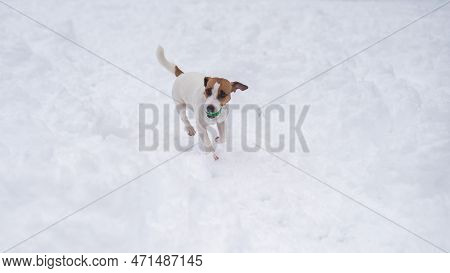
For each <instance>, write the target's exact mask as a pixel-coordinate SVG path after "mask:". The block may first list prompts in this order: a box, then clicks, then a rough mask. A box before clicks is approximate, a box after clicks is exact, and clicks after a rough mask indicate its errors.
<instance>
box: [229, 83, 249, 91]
mask: <svg viewBox="0 0 450 273" xmlns="http://www.w3.org/2000/svg"><path fill="white" fill-rule="evenodd" d="M231 87H232V90H231V91H233V92H236V90H237V89H239V90H241V91H244V90H247V89H248V86H247V85H245V84H242V83H240V82H232V83H231Z"/></svg>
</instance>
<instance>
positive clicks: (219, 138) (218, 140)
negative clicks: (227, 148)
mask: <svg viewBox="0 0 450 273" xmlns="http://www.w3.org/2000/svg"><path fill="white" fill-rule="evenodd" d="M214 140H215V141H216V143H224V142H225V138H221V137H216V138H215V139H214Z"/></svg>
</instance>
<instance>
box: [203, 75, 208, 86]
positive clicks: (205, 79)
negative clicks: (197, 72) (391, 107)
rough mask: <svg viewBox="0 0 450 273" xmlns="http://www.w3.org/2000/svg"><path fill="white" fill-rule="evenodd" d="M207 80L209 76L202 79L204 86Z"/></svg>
mask: <svg viewBox="0 0 450 273" xmlns="http://www.w3.org/2000/svg"><path fill="white" fill-rule="evenodd" d="M208 81H209V77H205V78H204V79H203V85H204V86H205V87H206V85H207V84H208Z"/></svg>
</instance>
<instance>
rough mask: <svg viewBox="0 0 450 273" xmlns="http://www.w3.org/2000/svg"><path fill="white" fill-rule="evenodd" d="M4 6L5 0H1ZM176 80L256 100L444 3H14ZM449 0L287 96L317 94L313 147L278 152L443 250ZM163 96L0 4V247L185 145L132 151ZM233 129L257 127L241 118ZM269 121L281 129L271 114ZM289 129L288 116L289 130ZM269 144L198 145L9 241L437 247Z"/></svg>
mask: <svg viewBox="0 0 450 273" xmlns="http://www.w3.org/2000/svg"><path fill="white" fill-rule="evenodd" d="M2 1H3V0H2ZM4 2H6V3H8V4H10V5H11V6H13V7H15V8H17V9H18V10H20V11H22V12H23V13H24V14H26V15H28V16H30V17H32V18H34V19H35V20H37V21H39V22H41V23H43V24H45V25H47V26H49V27H51V28H52V29H54V30H55V31H57V32H59V33H61V34H63V35H64V36H66V37H68V38H70V39H72V40H73V41H75V42H77V43H79V44H80V45H82V46H84V47H86V48H88V49H89V50H91V51H92V52H95V53H97V54H98V55H100V56H102V57H104V58H106V59H107V60H109V61H111V62H112V63H114V64H116V65H118V66H120V67H121V68H123V69H125V70H127V71H129V72H130V73H132V74H134V75H136V76H137V77H139V78H140V79H142V80H144V81H145V82H147V83H150V84H151V85H153V86H155V87H157V88H158V89H161V90H163V91H164V92H167V93H169V90H170V88H171V83H172V81H173V79H174V77H173V76H172V75H169V74H168V73H167V72H166V71H165V70H163V69H162V68H161V67H160V66H159V64H157V62H156V60H155V57H154V50H155V48H156V46H157V45H158V44H161V45H163V46H164V47H165V49H166V55H167V56H168V58H169V59H171V60H173V61H174V62H176V63H177V64H178V65H179V66H180V67H181V68H182V69H183V70H184V71H200V72H205V73H206V74H208V75H213V76H222V77H225V78H229V79H233V80H238V81H241V82H243V83H245V84H247V85H248V86H249V87H250V88H249V90H247V91H245V92H242V93H239V94H236V95H235V96H234V98H233V103H235V104H238V105H240V106H243V105H247V104H258V105H263V104H265V103H266V102H268V101H270V100H271V99H272V98H274V97H276V96H278V95H281V94H283V92H285V91H287V90H289V89H291V88H293V87H295V86H296V85H298V84H299V83H301V82H303V81H305V80H307V79H309V78H310V77H312V76H314V75H315V74H317V73H319V72H321V71H323V70H325V69H327V68H329V67H330V66H332V65H333V64H335V63H338V62H339V61H341V60H343V59H345V58H346V57H348V56H350V55H352V54H354V53H355V52H357V51H359V50H361V49H363V48H365V47H367V46H369V45H370V44H372V43H374V42H375V41H377V40H379V39H380V38H383V37H384V36H386V35H388V34H390V33H391V32H392V31H394V30H396V29H398V28H400V27H402V26H404V25H406V24H408V23H409V22H411V21H413V20H414V19H416V18H417V17H419V16H421V15H423V14H425V13H426V12H428V11H430V10H432V9H434V8H435V7H437V6H439V5H441V4H443V3H445V1H437V0H436V1H434V0H433V1H306V2H299V1H286V0H283V1H237V0H230V1H206V0H205V1H203V0H202V1H146V0H136V1H123V0H114V1H111V0H96V1H57V0H39V1H38V0H33V1H30V0H21V1H13V0H5V1H4ZM449 29H450V5H448V6H446V7H444V8H442V9H440V10H439V11H437V12H435V13H433V14H431V15H430V16H428V17H426V18H424V19H423V20H420V21H418V22H417V23H415V24H413V25H411V26H409V27H408V28H406V29H404V30H403V31H401V32H399V33H397V34H396V35H394V36H392V37H390V38H389V39H387V40H385V41H383V42H381V43H380V44H378V45H376V46H374V47H373V48H371V49H369V50H367V51H366V52H364V53H362V54H361V55H359V56H357V57H355V58H353V59H352V60H350V61H348V62H346V63H345V64H343V65H341V66H339V67H337V68H335V69H333V70H332V71H330V72H328V73H327V74H325V75H323V76H322V77H320V78H318V79H316V80H314V81H312V82H310V83H308V84H307V85H305V86H303V87H301V88H299V89H298V90H296V91H294V92H292V93H291V94H289V95H287V96H285V97H283V98H281V99H280V100H278V101H277V102H275V103H277V104H281V105H282V106H283V107H287V105H290V104H295V105H297V106H298V107H299V108H300V107H301V106H302V105H311V108H310V111H309V113H308V115H307V118H306V120H305V123H304V125H303V133H304V135H305V137H306V140H307V142H308V145H309V149H310V152H309V153H304V152H303V151H302V150H301V149H300V146H299V145H298V144H299V143H297V151H296V152H290V151H289V150H288V149H285V150H283V151H281V152H278V153H276V155H277V156H279V157H280V158H283V159H284V160H286V161H288V162H289V163H290V164H292V165H294V166H297V167H299V168H301V169H302V170H304V171H306V172H308V173H310V174H311V175H314V176H315V177H317V178H319V179H320V180H322V181H323V182H325V183H328V184H329V185H331V186H332V187H334V188H336V189H338V190H340V191H342V192H343V193H345V194H347V195H348V196H351V197H352V198H354V199H355V200H357V201H359V202H361V203H362V204H364V205H365V206H367V207H368V208H370V209H373V210H375V211H377V212H379V213H380V214H382V215H384V216H385V217H387V218H389V219H391V220H393V221H394V222H395V223H397V224H399V225H402V226H403V227H405V228H407V229H409V230H411V231H412V232H414V233H416V234H417V235H419V236H422V237H423V238H425V239H426V240H429V241H430V242H431V243H433V244H435V245H436V246H438V247H440V248H442V249H444V250H450V228H449V227H450V185H449V183H450V169H449V163H450V65H449V64H450V35H449ZM140 103H152V104H156V105H158V106H160V107H161V109H162V108H163V106H164V105H165V104H169V103H170V99H169V98H167V97H166V96H164V95H162V94H160V93H158V92H156V91H155V90H153V89H151V88H149V87H148V86H146V85H145V84H143V83H142V82H139V81H138V80H136V79H134V78H133V77H130V76H129V75H126V74H125V73H123V72H122V71H120V70H118V69H117V68H115V67H113V66H111V65H110V64H108V63H106V62H105V61H103V60H101V59H99V58H97V57H96V56H93V55H92V54H90V53H88V52H86V51H85V50H82V49H80V48H79V47H76V46H74V45H73V44H72V43H70V42H68V41H66V40H64V39H62V38H61V37H58V36H57V35H55V33H52V32H50V31H48V30H47V29H45V28H43V27H42V26H40V25H38V24H37V23H36V22H33V21H31V20H30V19H28V18H26V17H24V16H23V15H20V14H18V13H17V12H15V11H13V10H11V9H10V8H8V7H7V6H5V5H4V4H2V3H1V2H0V178H1V180H0V250H6V249H8V248H9V247H11V246H13V245H15V244H16V243H18V242H20V241H21V240H23V239H25V238H27V237H28V236H30V235H32V234H34V233H36V232H38V231H40V230H42V229H44V228H45V227H47V226H49V225H51V224H52V223H54V222H55V221H57V220H59V219H61V218H62V217H64V216H66V215H68V214H70V213H72V212H74V211H76V210H77V209H79V208H80V207H83V206H85V205H86V204H88V203H90V202H91V201H93V200H95V199H96V198H98V197H100V196H102V195H103V194H105V193H107V192H109V191H111V190H112V189H114V188H116V187H118V186H119V185H121V184H123V183H125V182H127V181H129V180H131V179H133V178H134V177H136V176H138V175H139V174H142V173H144V172H146V171H147V170H149V169H151V168H153V167H154V166H157V165H158V164H159V163H161V162H163V161H165V160H167V159H169V158H171V157H173V156H174V155H176V154H178V151H176V150H175V149H174V148H173V141H171V140H173V138H176V137H179V138H182V139H183V140H186V139H187V138H188V137H187V136H186V135H185V134H183V133H180V134H179V136H176V135H172V136H171V137H170V138H169V139H165V140H160V142H161V144H162V143H163V142H164V141H170V147H171V149H170V150H169V151H163V149H162V148H159V149H158V150H156V151H151V152H140V151H139V150H138V144H139V142H138V136H139V132H138V117H139V116H138V106H139V104H140ZM169 118H170V117H169V116H165V117H161V119H162V120H164V119H169ZM233 120H235V121H236V122H234V123H233V126H234V127H233V128H234V129H233V135H232V136H230V137H231V138H232V139H234V140H236V141H237V140H239V139H240V138H241V135H243V134H248V136H249V138H251V137H252V134H253V132H254V130H252V129H249V130H248V131H247V132H243V131H241V129H240V116H239V112H237V113H236V115H234V116H233ZM273 123H274V124H273V125H272V126H273V127H274V128H276V127H277V126H278V125H277V124H276V122H273ZM280 126H281V125H280ZM368 208H366V207H364V206H362V205H361V204H358V203H357V202H355V201H352V200H350V199H349V198H347V197H345V196H343V195H342V194H340V193H338V192H336V191H334V190H332V189H330V188H329V187H326V186H324V185H323V184H320V183H318V182H317V180H315V179H313V178H311V177H310V176H307V175H305V174H304V173H302V172H300V171H299V170H297V169H295V168H293V167H292V166H290V165H289V164H287V163H286V162H283V161H281V160H279V159H278V158H276V157H274V156H272V155H270V154H268V153H267V152H265V151H263V150H260V151H258V152H245V151H244V150H243V149H242V148H241V147H240V146H239V145H234V146H233V150H232V151H231V152H222V156H221V159H220V160H219V161H217V162H214V161H212V159H211V157H210V156H206V155H204V154H202V153H201V152H200V151H199V150H198V148H197V147H195V148H194V149H193V150H192V151H189V152H186V153H183V154H181V155H179V156H178V157H176V158H174V159H172V160H170V161H168V162H167V163H166V164H164V165H161V166H159V167H157V168H155V169H153V170H152V171H151V172H149V173H147V174H145V175H143V176H142V177H140V178H138V179H136V180H135V181H133V182H132V183H130V184H128V185H127V186H125V187H123V188H121V189H120V190H117V191H116V192H114V193H112V194H111V195H109V196H108V197H106V198H104V199H102V200H100V201H98V202H96V203H94V204H93V205H91V206H89V207H87V208H85V209H83V210H81V211H80V212H78V213H76V214H74V215H72V216H71V217H69V218H67V219H65V220H64V221H61V222H60V223H58V224H57V225H55V226H53V227H51V228H49V229H48V230H45V231H44V232H42V233H40V234H38V235H37V236H35V237H33V238H31V239H30V240H28V241H26V242H24V243H23V244H20V245H19V246H17V247H16V248H14V249H12V251H21V252H22V251H46V252H88V251H89V252H96V251H102V252H115V251H120V252H124V251H130V252H137V251H142V252H145V251H159V252H164V251H190V252H197V251H198V252H250V251H255V252H279V251H280V252H281V251H283V252H298V251H305V252H339V251H351V252H359V251H376V252H384V251H386V252H396V251H399V252H435V251H440V249H439V248H437V247H434V246H432V245H431V244H430V243H427V242H425V241H424V240H422V239H420V238H418V236H415V235H413V234H411V233H410V232H407V231H406V230H405V229H403V228H401V227H399V226H398V225H396V224H394V223H392V222H390V221H388V220H387V219H386V218H383V217H381V216H380V215H377V214H375V213H374V212H373V211H371V210H369V209H368Z"/></svg>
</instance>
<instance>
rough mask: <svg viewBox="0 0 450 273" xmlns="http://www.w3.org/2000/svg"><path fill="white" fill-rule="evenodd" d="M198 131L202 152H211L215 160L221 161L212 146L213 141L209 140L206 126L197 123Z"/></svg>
mask: <svg viewBox="0 0 450 273" xmlns="http://www.w3.org/2000/svg"><path fill="white" fill-rule="evenodd" d="M197 131H198V135H199V137H200V140H201V142H202V150H204V151H206V152H211V153H212V155H213V158H214V160H217V159H219V157H218V156H217V154H216V151H215V150H214V146H213V145H212V143H211V140H210V139H209V136H208V130H207V129H206V126H203V125H201V124H200V123H197Z"/></svg>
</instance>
